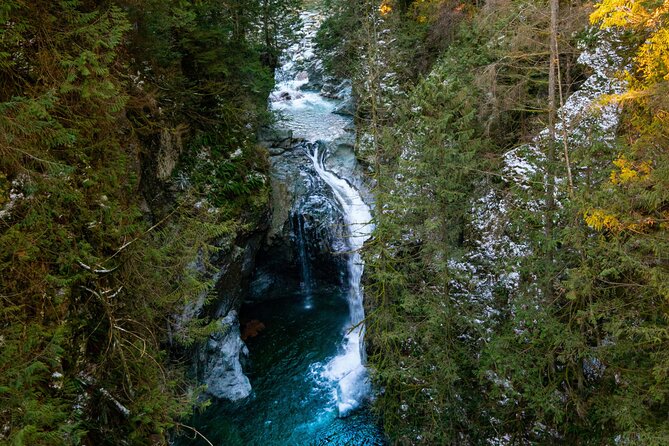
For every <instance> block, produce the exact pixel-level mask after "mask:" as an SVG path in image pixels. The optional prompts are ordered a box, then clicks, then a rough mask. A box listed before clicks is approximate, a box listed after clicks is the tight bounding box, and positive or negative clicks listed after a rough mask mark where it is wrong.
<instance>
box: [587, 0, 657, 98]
mask: <svg viewBox="0 0 669 446" xmlns="http://www.w3.org/2000/svg"><path fill="white" fill-rule="evenodd" d="M590 21H591V22H592V23H593V24H596V23H599V25H600V27H601V28H602V29H606V28H622V29H628V30H633V31H636V32H640V33H645V34H647V38H646V40H645V42H644V43H643V44H642V45H641V46H640V47H639V49H638V51H637V53H636V56H635V58H634V61H635V64H636V70H637V71H636V75H637V79H638V80H639V81H640V83H641V85H639V86H641V87H647V86H649V85H651V84H654V83H657V82H660V81H667V80H669V0H664V1H661V0H660V1H657V0H605V1H603V2H601V3H598V4H597V5H596V6H595V11H594V12H593V13H592V15H591V16H590Z"/></svg>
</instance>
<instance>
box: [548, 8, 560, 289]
mask: <svg viewBox="0 0 669 446" xmlns="http://www.w3.org/2000/svg"><path fill="white" fill-rule="evenodd" d="M550 8H551V25H550V65H549V71H548V141H547V153H546V183H547V185H546V189H547V190H546V214H545V219H546V222H545V236H546V262H547V265H546V276H547V277H546V278H545V280H546V285H545V293H546V298H547V299H551V298H552V297H553V277H552V276H553V217H554V214H555V144H556V141H555V133H556V131H555V128H556V120H557V101H556V90H557V88H556V86H557V64H558V57H559V55H558V49H557V33H558V30H557V22H558V13H559V8H560V5H559V1H558V0H551V2H550Z"/></svg>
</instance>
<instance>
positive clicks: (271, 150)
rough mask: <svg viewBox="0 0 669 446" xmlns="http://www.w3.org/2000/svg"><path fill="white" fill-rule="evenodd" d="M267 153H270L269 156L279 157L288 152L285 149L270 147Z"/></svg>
mask: <svg viewBox="0 0 669 446" xmlns="http://www.w3.org/2000/svg"><path fill="white" fill-rule="evenodd" d="M267 151H268V152H269V156H279V155H281V154H283V153H284V152H285V151H286V149H284V148H283V147H270V148H269V149H267Z"/></svg>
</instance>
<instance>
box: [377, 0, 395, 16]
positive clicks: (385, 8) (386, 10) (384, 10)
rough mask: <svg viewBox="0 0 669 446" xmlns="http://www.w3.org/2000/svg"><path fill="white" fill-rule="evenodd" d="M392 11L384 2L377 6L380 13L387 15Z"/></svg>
mask: <svg viewBox="0 0 669 446" xmlns="http://www.w3.org/2000/svg"><path fill="white" fill-rule="evenodd" d="M392 11H393V7H392V6H391V5H390V4H389V3H386V2H383V3H381V6H379V12H380V13H381V15H387V14H390V13H391V12H392Z"/></svg>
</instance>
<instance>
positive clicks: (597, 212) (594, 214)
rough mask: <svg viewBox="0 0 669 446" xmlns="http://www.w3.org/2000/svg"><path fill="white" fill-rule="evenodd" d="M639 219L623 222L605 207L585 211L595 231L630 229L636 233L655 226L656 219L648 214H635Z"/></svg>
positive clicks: (588, 221) (584, 216)
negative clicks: (604, 208)
mask: <svg viewBox="0 0 669 446" xmlns="http://www.w3.org/2000/svg"><path fill="white" fill-rule="evenodd" d="M635 217H636V218H637V221H635V222H632V223H623V222H621V221H620V220H619V219H618V217H616V216H615V215H613V214H609V213H607V212H606V211H604V210H603V209H591V210H589V211H585V212H584V213H583V218H584V219H585V222H586V223H587V225H588V226H590V227H591V228H592V229H594V230H595V231H603V230H608V231H611V232H616V233H618V232H622V231H630V232H636V233H643V232H646V231H647V230H648V229H650V228H651V227H653V226H655V224H656V221H655V220H654V219H653V218H651V217H648V216H645V217H644V216H641V215H635Z"/></svg>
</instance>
